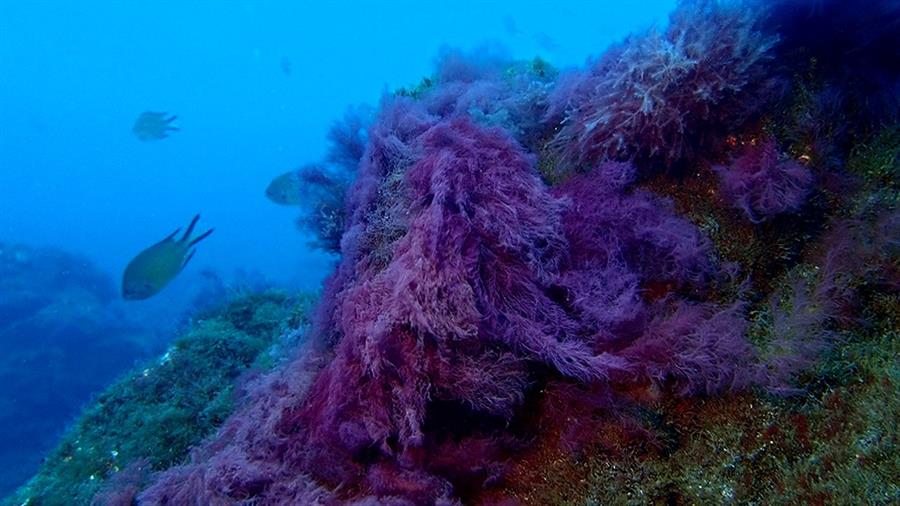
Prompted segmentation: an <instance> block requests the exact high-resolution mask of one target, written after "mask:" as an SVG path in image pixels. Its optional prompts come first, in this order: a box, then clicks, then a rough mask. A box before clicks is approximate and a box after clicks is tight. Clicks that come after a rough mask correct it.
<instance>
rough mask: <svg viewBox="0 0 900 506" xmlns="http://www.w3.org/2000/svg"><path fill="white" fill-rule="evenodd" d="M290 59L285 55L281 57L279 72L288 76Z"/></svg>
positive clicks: (289, 74)
mask: <svg viewBox="0 0 900 506" xmlns="http://www.w3.org/2000/svg"><path fill="white" fill-rule="evenodd" d="M291 66H292V64H291V60H290V59H289V58H288V57H287V56H282V57H281V72H282V73H283V74H284V75H286V76H288V77H290V76H291Z"/></svg>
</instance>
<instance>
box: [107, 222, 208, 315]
mask: <svg viewBox="0 0 900 506" xmlns="http://www.w3.org/2000/svg"><path fill="white" fill-rule="evenodd" d="M199 219H200V215H199V214H198V215H196V216H194V219H193V220H191V224H190V225H188V228H187V230H186V231H185V232H184V235H182V236H181V239H175V235H177V234H178V232H180V231H181V229H180V228H179V229H176V230H175V231H174V232H172V233H171V234H169V235H168V236H167V237H166V238H165V239H163V240H162V241H159V242H158V243H156V244H154V245H153V246H150V247H149V248H147V249H145V250H144V251H142V252H140V253H139V254H138V256H136V257H134V260H132V261H131V262H129V263H128V267H126V268H125V274H124V275H123V276H122V297H124V298H125V299H127V300H141V299H146V298H149V297H152V296H153V295H155V294H157V293H158V292H159V291H160V290H162V289H163V287H164V286H166V285H167V284H168V283H169V282H170V281H172V280H173V279H174V278H175V276H177V275H178V273H179V272H181V270H182V269H184V266H185V265H187V263H188V262H189V261H190V260H191V258H192V257H193V256H194V253H196V252H197V250H195V249H191V248H193V246H194V245H195V244H197V243H198V242H200V241H202V240H203V239H206V238H207V237H209V234H211V233H213V229H209V230H207V231H206V232H204V233H202V234H200V235H199V236H197V237H196V238H194V239H191V233H192V232H193V231H194V226H195V225H196V224H197V220H199Z"/></svg>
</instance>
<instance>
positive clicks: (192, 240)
mask: <svg viewBox="0 0 900 506" xmlns="http://www.w3.org/2000/svg"><path fill="white" fill-rule="evenodd" d="M213 230H215V229H214V228H211V229H209V230H207V231H206V232H203V233H202V234H200V235H198V236H197V237H196V238H194V239H191V242H189V243H188V248H190V247H191V246H193V245H195V244H197V243H198V242H200V241H202V240H203V239H206V238H207V237H209V234H211V233H213Z"/></svg>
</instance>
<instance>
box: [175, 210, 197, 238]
mask: <svg viewBox="0 0 900 506" xmlns="http://www.w3.org/2000/svg"><path fill="white" fill-rule="evenodd" d="M199 219H200V215H199V214H197V215H195V216H194V219H193V220H191V224H190V225H188V228H187V230H185V231H184V235H183V236H181V241H180V242H184V241H187V240H188V238H189V237H190V236H191V233H192V232H193V231H194V227H195V226H196V225H197V220H199Z"/></svg>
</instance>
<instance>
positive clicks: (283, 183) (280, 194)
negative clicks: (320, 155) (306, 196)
mask: <svg viewBox="0 0 900 506" xmlns="http://www.w3.org/2000/svg"><path fill="white" fill-rule="evenodd" d="M302 195H303V188H302V187H301V182H300V177H299V175H298V174H297V171H296V170H292V171H290V172H285V173H284V174H281V175H279V176H277V177H276V178H275V179H273V180H272V182H271V183H269V186H268V188H266V197H268V198H269V200H271V201H272V202H275V203H276V204H281V205H283V206H298V205H300V204H301V203H302V201H301V197H302Z"/></svg>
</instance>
